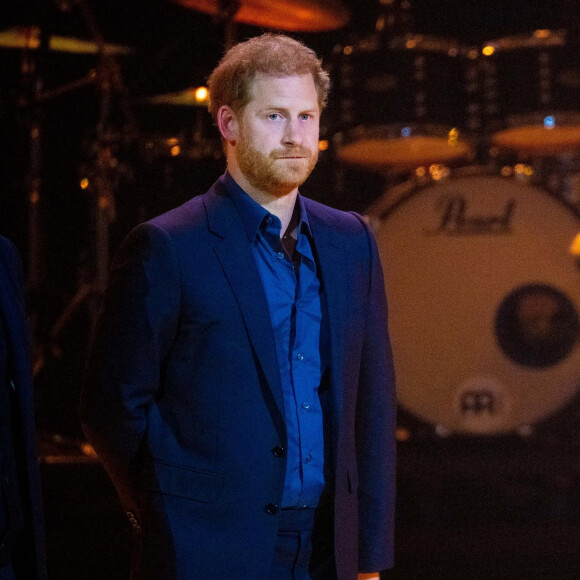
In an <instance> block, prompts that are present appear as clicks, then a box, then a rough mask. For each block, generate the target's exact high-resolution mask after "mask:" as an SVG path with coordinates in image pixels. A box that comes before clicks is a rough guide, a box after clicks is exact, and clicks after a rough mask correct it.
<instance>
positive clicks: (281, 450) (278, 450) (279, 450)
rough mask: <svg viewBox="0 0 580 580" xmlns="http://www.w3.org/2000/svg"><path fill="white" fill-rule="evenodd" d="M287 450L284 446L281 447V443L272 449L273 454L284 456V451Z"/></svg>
mask: <svg viewBox="0 0 580 580" xmlns="http://www.w3.org/2000/svg"><path fill="white" fill-rule="evenodd" d="M285 451H286V450H285V449H284V447H280V445H276V447H274V449H272V455H273V456H274V457H282V455H284V452H285Z"/></svg>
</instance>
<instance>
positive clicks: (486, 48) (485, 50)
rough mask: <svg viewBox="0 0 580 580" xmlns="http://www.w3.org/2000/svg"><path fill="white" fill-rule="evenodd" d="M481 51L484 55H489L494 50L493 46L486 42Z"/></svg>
mask: <svg viewBox="0 0 580 580" xmlns="http://www.w3.org/2000/svg"><path fill="white" fill-rule="evenodd" d="M481 52H482V53H483V55H484V56H491V55H492V54H493V53H494V52H495V48H494V47H493V46H492V45H491V44H488V45H487V46H484V47H483V48H482V50H481Z"/></svg>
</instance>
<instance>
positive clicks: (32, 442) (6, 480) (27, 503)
mask: <svg viewBox="0 0 580 580" xmlns="http://www.w3.org/2000/svg"><path fill="white" fill-rule="evenodd" d="M0 316H1V317H2V320H3V323H4V327H5V331H6V344H3V342H4V341H3V337H1V336H0V343H2V344H0V348H5V349H6V355H7V363H8V364H7V367H8V368H0V389H1V401H2V408H0V420H2V429H1V430H2V433H3V434H5V427H6V423H7V421H8V420H11V421H12V430H11V433H10V434H7V436H6V437H2V441H0V446H1V450H0V458H2V460H3V461H2V462H1V464H0V482H1V485H2V494H1V498H0V501H4V502H6V503H5V506H4V507H5V510H6V512H7V513H6V514H5V515H6V522H7V525H8V528H7V529H6V530H5V535H3V537H1V538H0V559H2V560H4V558H5V556H6V554H7V553H8V552H12V554H13V566H14V568H15V570H16V573H17V578H27V579H28V578H36V579H39V580H41V579H43V578H46V565H45V549H44V531H43V516H42V497H41V490H40V476H39V470H38V462H37V454H36V432H35V427H34V398H33V389H32V365H31V360H30V335H29V329H28V320H27V316H26V311H25V308H24V297H23V290H22V269H21V264H20V258H19V256H18V253H17V251H16V248H15V247H14V245H13V244H12V242H10V241H9V240H7V239H6V238H3V237H1V236H0ZM12 385H14V386H12ZM8 399H10V403H8ZM9 406H10V407H11V415H12V416H11V418H10V419H9V417H8V416H7V414H8V413H10V409H9ZM10 456H12V457H13V459H12V460H10ZM14 459H15V460H16V461H15V462H14Z"/></svg>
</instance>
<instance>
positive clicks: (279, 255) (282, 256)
mask: <svg viewBox="0 0 580 580" xmlns="http://www.w3.org/2000/svg"><path fill="white" fill-rule="evenodd" d="M276 258H278V260H283V259H284V252H277V253H276Z"/></svg>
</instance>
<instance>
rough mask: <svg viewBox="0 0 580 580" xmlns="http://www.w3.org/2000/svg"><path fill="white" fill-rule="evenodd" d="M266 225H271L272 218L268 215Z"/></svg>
mask: <svg viewBox="0 0 580 580" xmlns="http://www.w3.org/2000/svg"><path fill="white" fill-rule="evenodd" d="M266 223H267V224H268V225H269V224H271V223H272V216H270V215H269V216H268V217H267V218H266Z"/></svg>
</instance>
